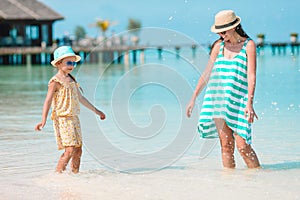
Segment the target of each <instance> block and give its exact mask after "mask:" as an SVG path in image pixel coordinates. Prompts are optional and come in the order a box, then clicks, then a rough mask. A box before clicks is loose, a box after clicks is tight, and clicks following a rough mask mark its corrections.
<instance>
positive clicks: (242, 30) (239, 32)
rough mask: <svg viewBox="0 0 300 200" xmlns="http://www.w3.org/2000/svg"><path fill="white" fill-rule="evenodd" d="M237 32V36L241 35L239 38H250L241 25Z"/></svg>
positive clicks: (236, 29) (238, 26)
mask: <svg viewBox="0 0 300 200" xmlns="http://www.w3.org/2000/svg"><path fill="white" fill-rule="evenodd" d="M235 31H236V32H237V34H239V36H241V37H245V38H249V36H248V35H247V33H246V32H245V31H244V29H243V28H242V25H241V24H239V25H237V27H235Z"/></svg>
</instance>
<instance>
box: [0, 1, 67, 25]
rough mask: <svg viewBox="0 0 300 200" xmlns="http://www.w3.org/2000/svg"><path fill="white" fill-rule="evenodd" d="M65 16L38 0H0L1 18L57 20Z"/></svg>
mask: <svg viewBox="0 0 300 200" xmlns="http://www.w3.org/2000/svg"><path fill="white" fill-rule="evenodd" d="M63 18H64V17H63V16H62V15H60V14H58V13H57V12H55V11H54V10H52V9H51V8H49V7H48V6H46V5H45V4H43V3H41V2H39V1H37V0H0V20H37V21H55V20H60V19H63Z"/></svg>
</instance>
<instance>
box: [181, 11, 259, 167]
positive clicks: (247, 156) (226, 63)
mask: <svg viewBox="0 0 300 200" xmlns="http://www.w3.org/2000/svg"><path fill="white" fill-rule="evenodd" d="M240 22H241V18H240V17H238V16H236V15H235V13H234V12H233V11H232V10H223V11H221V12H219V13H217V14H216V16H215V23H214V25H213V26H212V27H211V31H212V32H214V33H217V34H218V35H219V36H220V37H221V39H219V40H217V41H216V43H215V44H214V45H213V47H212V50H211V54H210V60H209V62H208V65H207V67H206V69H205V71H204V73H203V74H202V76H201V77H200V79H199V82H198V85H197V87H196V89H195V91H194V93H193V96H192V98H191V101H190V103H189V104H188V106H187V116H188V117H190V116H191V113H192V110H193V107H194V104H195V100H196V98H197V96H198V94H199V93H200V92H201V90H202V89H203V88H204V87H205V86H206V85H207V89H206V92H205V96H204V101H203V105H202V108H201V113H200V119H199V123H198V131H199V133H200V134H201V136H202V137H203V138H214V137H218V136H219V138H220V143H221V149H222V160H223V166H224V167H225V168H235V160H234V148H235V143H236V146H237V148H238V150H239V152H240V154H241V156H242V157H243V159H244V161H245V163H246V164H247V166H248V168H258V167H260V164H259V161H258V158H257V156H256V153H255V151H254V150H253V149H252V147H251V145H250V144H251V123H253V121H254V117H256V118H257V115H256V113H255V111H254V109H253V98H254V91H255V83H256V46H255V43H254V42H253V41H252V40H251V39H250V38H249V36H248V35H247V34H246V33H245V32H244V30H243V29H242V27H241V24H240Z"/></svg>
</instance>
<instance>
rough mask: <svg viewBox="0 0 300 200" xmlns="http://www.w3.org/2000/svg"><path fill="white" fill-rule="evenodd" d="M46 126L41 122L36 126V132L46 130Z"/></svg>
mask: <svg viewBox="0 0 300 200" xmlns="http://www.w3.org/2000/svg"><path fill="white" fill-rule="evenodd" d="M44 126H45V123H43V122H40V123H38V124H37V125H36V126H35V128H34V130H36V131H41V130H42V129H43V128H44Z"/></svg>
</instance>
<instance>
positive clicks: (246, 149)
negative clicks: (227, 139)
mask: <svg viewBox="0 0 300 200" xmlns="http://www.w3.org/2000/svg"><path fill="white" fill-rule="evenodd" d="M235 139H236V146H237V148H238V150H239V152H240V154H241V156H242V157H243V159H244V161H245V163H246V164H247V166H248V168H259V167H260V164H259V161H258V158H257V155H256V153H255V151H254V150H253V149H252V147H251V145H250V144H247V143H246V141H245V139H244V138H242V137H241V136H239V135H237V134H236V135H235Z"/></svg>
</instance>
